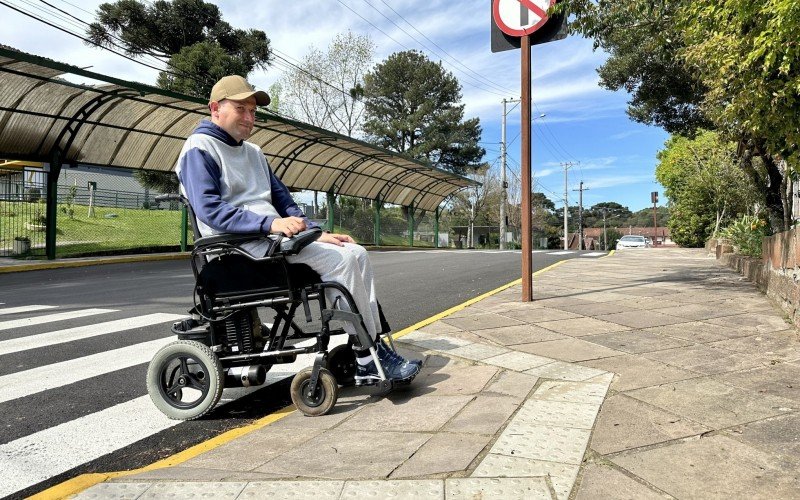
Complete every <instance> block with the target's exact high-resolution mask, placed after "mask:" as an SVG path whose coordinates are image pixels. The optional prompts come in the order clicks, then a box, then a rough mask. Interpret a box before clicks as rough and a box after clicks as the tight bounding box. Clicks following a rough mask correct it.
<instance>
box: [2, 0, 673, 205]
mask: <svg viewBox="0 0 800 500" xmlns="http://www.w3.org/2000/svg"><path fill="white" fill-rule="evenodd" d="M8 2H9V3H11V4H13V5H16V6H18V7H19V8H21V9H24V10H27V11H30V12H32V13H35V14H37V15H39V16H45V15H46V13H48V12H52V10H51V9H50V8H49V7H47V6H46V5H45V4H43V3H41V2H36V1H33V0H31V1H23V0H8ZM48 3H50V4H51V5H53V6H56V7H58V8H60V9H63V10H65V11H68V12H69V13H70V14H72V15H74V16H75V17H78V18H80V19H83V20H86V21H90V20H91V18H92V16H91V14H90V13H91V12H94V10H95V9H96V7H97V5H99V4H100V3H101V2H96V1H80V2H78V1H75V0H49V1H48ZM213 3H216V4H217V5H219V7H220V9H221V10H222V13H223V17H224V19H225V20H226V21H228V22H229V23H231V24H232V25H233V26H235V27H238V28H254V29H260V30H263V31H264V32H266V34H267V36H268V37H269V38H270V40H271V41H272V46H273V49H276V50H277V51H279V53H280V54H282V55H283V56H284V57H289V58H294V59H296V60H299V59H300V58H301V57H302V56H303V55H304V54H305V53H306V52H307V51H308V48H309V46H311V45H314V46H316V47H318V48H321V49H325V48H326V47H327V46H328V44H329V43H330V41H331V40H332V39H333V37H334V36H335V35H336V34H337V33H340V32H343V31H346V30H347V29H350V30H352V31H353V32H355V33H358V34H368V35H369V36H370V37H371V38H372V40H373V41H374V42H375V44H376V45H377V52H376V58H375V62H380V61H382V60H383V59H385V58H386V57H387V56H388V55H390V54H391V53H393V52H397V51H401V50H407V49H417V50H421V51H423V52H425V53H426V54H427V55H428V57H429V58H431V59H432V60H435V61H439V60H441V61H442V63H443V65H444V67H445V68H446V69H448V70H449V71H451V72H452V73H453V74H454V75H455V76H456V77H457V78H458V79H459V81H460V82H461V85H462V93H463V102H464V103H465V105H466V110H465V116H466V117H473V116H477V117H479V118H480V121H481V125H482V127H483V137H482V145H483V146H484V147H485V148H486V150H487V153H486V158H485V160H486V161H487V162H489V163H490V164H494V165H495V168H499V161H497V158H498V157H499V152H500V146H499V142H500V123H501V116H502V104H501V101H502V99H503V98H508V99H511V98H518V97H519V93H520V91H519V88H520V52H519V51H518V50H514V51H507V52H501V53H492V52H491V50H490V47H489V26H490V24H489V23H490V1H489V0H466V1H460V2H452V1H444V0H403V1H402V2H397V1H394V2H393V1H391V0H385V1H384V0H328V1H325V2H319V1H313V2H312V1H309V0H294V1H292V2H287V1H286V0H260V1H250V2H242V1H233V0H230V1H219V2H213ZM34 6H35V7H34ZM389 6H391V8H390V7H389ZM0 12H1V13H2V17H3V19H4V29H3V32H2V34H0V43H3V44H6V45H10V46H12V47H14V48H17V49H20V50H24V51H26V52H31V53H35V54H38V55H42V56H45V57H49V58H51V59H55V60H57V61H62V62H66V63H70V64H74V65H78V66H81V67H87V66H91V70H92V71H96V72H99V73H104V74H109V75H114V76H116V77H120V78H125V79H129V80H135V81H139V82H143V83H149V84H152V83H154V82H155V79H156V74H157V72H156V71H155V70H152V69H149V68H146V67H144V66H141V65H138V64H134V63H132V62H130V61H128V60H126V59H123V58H121V57H119V56H117V55H114V54H112V53H110V52H107V51H104V50H101V49H96V48H92V47H88V46H86V45H84V44H83V43H82V42H81V41H80V40H78V39H77V38H75V37H72V36H70V35H68V34H66V33H63V32H61V31H58V30H57V29H55V28H51V27H49V26H47V25H45V24H42V23H40V22H38V21H35V20H33V19H31V18H29V17H26V16H23V15H22V14H19V13H17V12H14V11H12V10H11V9H9V8H7V7H5V6H0ZM47 18H48V19H49V20H50V21H52V22H57V23H58V24H60V25H64V26H67V27H69V28H71V29H73V30H76V31H79V30H80V24H79V23H78V22H77V21H74V20H72V21H73V24H68V23H67V20H66V18H64V17H63V15H62V18H54V17H51V16H47ZM420 33H422V34H420ZM423 34H424V36H423ZM410 35H411V36H410ZM604 59H605V55H604V54H603V53H602V52H594V51H592V45H591V42H590V41H589V40H585V39H582V38H580V37H569V38H567V39H565V40H562V41H558V42H553V43H549V44H544V45H539V46H535V47H534V48H533V63H532V65H533V101H534V103H535V107H534V109H533V116H534V117H538V116H539V115H541V114H545V117H544V118H539V119H536V120H535V121H534V124H533V175H534V182H535V190H536V191H540V192H543V193H544V194H545V195H546V196H547V197H548V198H550V199H551V200H553V202H554V203H556V205H557V206H561V205H562V204H563V196H564V169H563V168H562V166H561V164H562V163H564V162H572V163H574V164H575V165H574V166H573V167H572V168H571V169H570V170H569V182H568V195H569V200H570V205H574V204H575V201H576V200H577V198H578V193H577V192H576V191H574V190H575V189H577V188H578V184H579V183H580V181H581V180H582V181H583V182H584V188H586V191H585V192H584V196H583V198H584V206H586V207H588V206H591V205H593V204H595V203H598V202H603V201H615V202H617V203H620V204H622V205H625V206H628V207H629V208H630V209H631V210H640V209H642V208H646V207H648V206H651V205H650V192H651V191H659V193H660V194H662V196H661V201H662V203H664V201H665V200H664V197H663V193H662V189H661V186H660V185H658V184H657V183H656V181H655V175H654V171H655V166H656V153H657V152H658V151H659V150H660V149H662V148H663V144H664V141H665V140H666V139H667V137H668V135H667V134H666V133H665V132H664V131H663V130H661V129H659V128H656V127H651V126H645V125H640V124H637V123H634V122H632V121H631V120H629V119H628V117H627V115H626V114H625V107H626V101H627V99H628V96H627V95H626V94H625V93H623V92H617V93H614V92H609V91H607V90H604V89H602V88H600V87H599V86H598V83H597V82H598V77H597V72H596V68H598V67H599V66H600V65H601V64H602V63H603V61H604ZM281 71H282V70H281V69H280V68H278V67H275V66H274V67H272V68H270V69H268V70H267V71H256V72H254V73H253V74H251V75H250V80H251V81H252V82H253V83H254V84H255V85H257V86H259V87H261V88H267V87H268V86H269V85H270V84H271V83H273V82H275V81H276V80H278V79H279V78H280V76H281ZM509 108H511V106H509ZM519 126H520V124H519V107H517V108H515V109H514V110H513V111H511V112H510V113H509V114H508V121H507V127H508V128H507V135H508V142H509V148H508V152H509V162H508V168H509V170H510V173H509V177H510V178H513V177H518V176H519V156H520V141H519V129H520V128H519Z"/></svg>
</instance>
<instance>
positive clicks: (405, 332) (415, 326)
mask: <svg viewBox="0 0 800 500" xmlns="http://www.w3.org/2000/svg"><path fill="white" fill-rule="evenodd" d="M564 262H567V261H566V260H560V261H558V262H556V263H555V264H551V265H549V266H547V267H545V268H543V269H539V270H538V271H536V272H535V273H533V276H538V275H539V274H542V273H544V272H546V271H549V270H551V269H553V268H554V267H557V266H560V265H561V264H563V263H564ZM520 284H522V278H519V279H516V280H514V281H512V282H511V283H508V284H506V285H503V286H501V287H498V288H495V289H494V290H490V291H488V292H486V293H484V294H483V295H478V296H477V297H475V298H472V299H469V300H468V301H466V302H463V303H461V304H459V305H457V306H453V307H451V308H450V309H447V310H446V311H443V312H440V313H439V314H437V315H435V316H431V317H430V318H428V319H423V320H422V321H420V322H419V323H414V324H413V325H411V326H409V327H408V328H403V329H402V330H400V331H399V332H396V333H393V334H392V338H393V339H395V338H400V337H402V336H403V335H408V334H409V333H411V332H413V331H414V330H419V329H420V328H422V327H423V326H428V325H430V324H431V323H433V322H435V321H439V320H440V319H442V318H445V317H447V316H450V315H451V314H453V313H455V312H458V311H461V310H462V309H466V308H467V307H469V306H471V305H472V304H474V303H476V302H480V301H481V300H483V299H485V298H487V297H491V296H492V295H495V294H498V293H500V292H502V291H503V290H505V289H507V288H511V287H512V286H514V285H520Z"/></svg>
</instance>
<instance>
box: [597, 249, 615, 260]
mask: <svg viewBox="0 0 800 500" xmlns="http://www.w3.org/2000/svg"><path fill="white" fill-rule="evenodd" d="M616 252H617V251H616V250H609V251H608V255H603V256H602V257H600V258H601V259H605V258H606V257H611V256H612V255H614V254H615V253H616Z"/></svg>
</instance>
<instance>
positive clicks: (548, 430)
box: [489, 421, 591, 464]
mask: <svg viewBox="0 0 800 500" xmlns="http://www.w3.org/2000/svg"><path fill="white" fill-rule="evenodd" d="M590 434H591V431H590V430H589V429H571V428H567V427H544V426H535V425H527V424H520V425H517V423H516V421H512V422H511V424H509V426H508V427H506V429H505V430H504V431H503V433H502V434H501V435H500V437H499V438H498V439H497V442H495V444H494V446H492V449H491V450H489V452H490V453H497V454H500V455H506V456H509V457H525V458H533V459H536V460H549V461H551V462H563V463H568V464H579V463H581V460H582V459H583V454H584V452H585V451H586V445H587V444H588V443H589V435H590Z"/></svg>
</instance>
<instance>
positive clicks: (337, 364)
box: [328, 344, 356, 386]
mask: <svg viewBox="0 0 800 500" xmlns="http://www.w3.org/2000/svg"><path fill="white" fill-rule="evenodd" d="M328 370H330V372H331V373H332V374H333V376H334V377H336V382H338V383H339V385H344V386H348V385H353V384H355V382H356V353H355V351H353V348H352V347H351V346H350V345H348V344H342V345H337V346H336V347H334V348H333V349H331V350H330V352H328Z"/></svg>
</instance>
